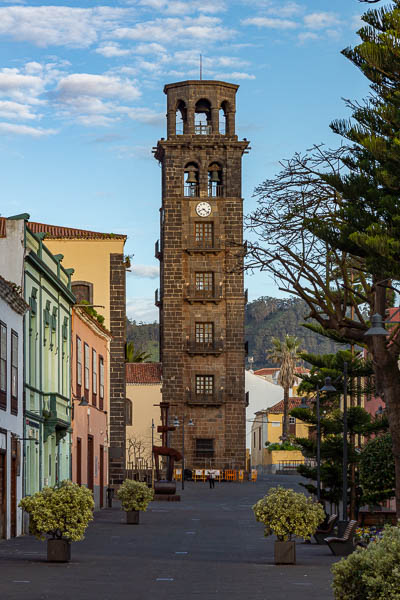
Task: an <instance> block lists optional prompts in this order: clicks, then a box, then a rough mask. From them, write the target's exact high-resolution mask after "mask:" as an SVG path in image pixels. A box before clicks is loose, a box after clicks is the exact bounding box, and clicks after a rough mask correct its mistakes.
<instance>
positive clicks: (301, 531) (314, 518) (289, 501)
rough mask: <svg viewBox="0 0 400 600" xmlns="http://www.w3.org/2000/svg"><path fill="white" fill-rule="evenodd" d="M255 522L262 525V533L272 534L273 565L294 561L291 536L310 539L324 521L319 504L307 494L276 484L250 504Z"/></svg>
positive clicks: (294, 544) (294, 551)
mask: <svg viewBox="0 0 400 600" xmlns="http://www.w3.org/2000/svg"><path fill="white" fill-rule="evenodd" d="M253 511H254V515H255V517H256V520H257V521H260V522H261V523H263V524H264V527H265V529H264V535H266V536H268V535H272V534H275V535H276V537H277V538H278V539H277V541H276V542H275V564H295V563H296V542H295V541H294V540H293V539H292V537H293V536H298V537H302V538H304V539H310V538H311V536H312V535H313V533H314V532H315V531H316V529H317V527H318V525H319V523H321V521H323V520H324V518H325V514H324V510H323V508H322V506H321V505H320V504H318V503H317V502H315V501H314V500H313V499H312V498H311V497H310V496H305V494H300V493H298V492H295V491H293V490H291V489H285V488H283V487H280V486H278V487H277V488H271V489H270V490H269V492H268V494H267V495H266V496H264V498H261V499H260V500H259V501H258V502H257V503H256V504H255V505H254V506H253Z"/></svg>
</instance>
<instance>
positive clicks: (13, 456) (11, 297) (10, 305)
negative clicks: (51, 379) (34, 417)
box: [0, 274, 29, 539]
mask: <svg viewBox="0 0 400 600" xmlns="http://www.w3.org/2000/svg"><path fill="white" fill-rule="evenodd" d="M20 291H21V290H20V288H18V286H16V285H15V284H13V283H11V282H9V281H7V280H6V279H4V278H3V277H2V276H1V274H0V539H1V538H6V539H8V538H10V537H15V536H17V535H20V534H21V532H22V511H21V509H19V508H18V504H19V502H20V500H21V498H22V493H23V490H22V480H23V477H22V475H23V474H22V456H21V448H22V441H21V440H22V438H23V420H24V419H23V391H24V382H23V321H24V314H25V312H26V311H27V310H28V308H29V307H28V305H27V304H26V303H25V301H24V300H23V298H22V296H21V293H20Z"/></svg>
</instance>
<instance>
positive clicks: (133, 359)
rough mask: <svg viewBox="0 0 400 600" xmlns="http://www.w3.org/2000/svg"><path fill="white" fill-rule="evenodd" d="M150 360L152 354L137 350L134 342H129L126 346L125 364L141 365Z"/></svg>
mask: <svg viewBox="0 0 400 600" xmlns="http://www.w3.org/2000/svg"><path fill="white" fill-rule="evenodd" d="M149 358H151V354H148V353H147V352H145V351H144V350H137V349H136V348H135V345H134V343H133V342H127V344H126V346H125V362H128V363H141V362H146V360H148V359H149Z"/></svg>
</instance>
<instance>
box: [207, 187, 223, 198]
mask: <svg viewBox="0 0 400 600" xmlns="http://www.w3.org/2000/svg"><path fill="white" fill-rule="evenodd" d="M223 195H224V186H223V185H222V184H218V185H211V184H209V186H208V197H209V198H220V197H222V196H223Z"/></svg>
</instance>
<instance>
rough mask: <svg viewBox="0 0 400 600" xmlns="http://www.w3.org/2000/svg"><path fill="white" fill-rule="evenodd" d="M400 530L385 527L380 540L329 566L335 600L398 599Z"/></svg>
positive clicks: (399, 594) (399, 592) (399, 584)
mask: <svg viewBox="0 0 400 600" xmlns="http://www.w3.org/2000/svg"><path fill="white" fill-rule="evenodd" d="M399 565H400V529H399V527H391V526H386V527H385V530H384V532H383V536H382V538H381V539H380V540H377V541H376V542H373V543H370V544H369V545H368V547H367V548H365V549H361V548H360V549H357V550H356V551H355V552H353V553H352V554H350V556H348V557H347V558H343V559H342V560H340V561H339V562H338V563H336V564H334V565H333V566H332V573H333V584H332V587H333V591H334V594H335V600H399V599H400V567H399Z"/></svg>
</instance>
